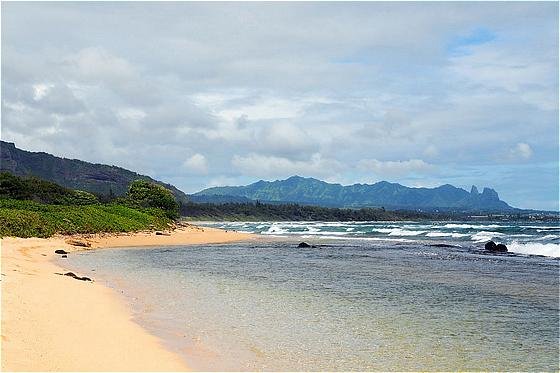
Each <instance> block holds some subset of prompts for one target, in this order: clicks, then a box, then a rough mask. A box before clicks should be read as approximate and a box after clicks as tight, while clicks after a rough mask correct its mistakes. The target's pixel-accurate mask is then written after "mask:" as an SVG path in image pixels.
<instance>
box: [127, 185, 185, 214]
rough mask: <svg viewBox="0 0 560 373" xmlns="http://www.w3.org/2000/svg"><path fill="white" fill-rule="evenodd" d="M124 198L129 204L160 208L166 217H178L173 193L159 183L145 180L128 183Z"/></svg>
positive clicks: (177, 205)
mask: <svg viewBox="0 0 560 373" xmlns="http://www.w3.org/2000/svg"><path fill="white" fill-rule="evenodd" d="M126 199H127V201H128V203H129V204H130V205H131V206H134V207H142V208H158V209H162V210H163V211H164V212H165V214H166V215H167V217H169V218H170V219H176V218H177V217H179V204H178V203H177V201H176V200H175V197H174V196H173V193H171V191H170V190H168V189H166V188H164V187H163V186H161V185H158V184H155V183H151V182H149V181H145V180H136V181H133V182H132V183H130V186H129V188H128V192H127V195H126Z"/></svg>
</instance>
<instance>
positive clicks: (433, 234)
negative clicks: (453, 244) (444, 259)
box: [426, 232, 470, 238]
mask: <svg viewBox="0 0 560 373" xmlns="http://www.w3.org/2000/svg"><path fill="white" fill-rule="evenodd" d="M426 236H428V237H452V238H460V237H468V236H470V234H468V233H456V232H430V233H428V234H426Z"/></svg>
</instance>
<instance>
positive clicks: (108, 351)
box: [0, 225, 254, 371]
mask: <svg viewBox="0 0 560 373" xmlns="http://www.w3.org/2000/svg"><path fill="white" fill-rule="evenodd" d="M161 233H162V234H161V235H156V233H155V232H137V233H124V234H95V235H73V236H60V235H59V236H54V237H51V238H13V237H6V238H2V239H1V240H0V245H1V253H2V265H1V267H2V276H1V287H2V324H1V326H2V328H1V345H2V347H1V350H2V364H1V368H2V371H188V370H190V369H189V366H187V364H186V363H185V362H184V360H183V358H182V357H181V356H179V355H178V354H176V353H174V352H172V351H170V350H169V349H167V348H166V347H164V345H163V342H162V341H161V340H160V339H159V338H158V337H156V336H154V335H152V334H151V333H149V332H148V331H147V330H145V329H144V328H142V327H141V326H140V325H139V324H137V323H136V322H135V321H134V319H133V312H132V310H131V309H129V308H128V306H127V305H126V304H125V302H124V301H123V300H122V299H121V298H120V297H119V295H118V294H117V293H116V291H115V290H113V289H111V288H109V287H106V286H104V285H102V284H100V283H98V282H95V278H93V282H89V281H78V280H76V279H74V278H71V277H69V276H61V275H57V274H56V273H64V272H66V271H65V269H64V268H63V267H60V266H58V265H57V264H55V263H54V259H55V258H56V256H57V254H55V253H54V250H58V249H62V250H65V251H67V252H68V253H73V252H77V251H82V250H97V249H103V248H116V247H127V248H130V247H147V246H165V245H188V244H205V243H208V244H212V243H226V242H234V241H243V240H249V239H252V238H253V237H254V235H251V234H245V233H238V232H232V231H229V232H228V231H224V230H219V229H214V228H206V227H204V228H202V227H197V226H194V225H187V226H186V227H181V228H178V229H175V230H173V231H171V232H161ZM70 240H76V241H79V242H83V243H86V244H89V245H90V246H89V247H83V246H74V245H71V244H70V243H69V242H70ZM77 275H78V276H83V275H84V274H80V273H77Z"/></svg>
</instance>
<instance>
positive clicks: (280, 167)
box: [231, 153, 342, 178]
mask: <svg viewBox="0 0 560 373" xmlns="http://www.w3.org/2000/svg"><path fill="white" fill-rule="evenodd" d="M231 164H232V166H233V167H235V168H236V169H237V170H238V171H240V172H241V173H243V174H244V175H253V176H266V177H272V178H281V177H288V176H293V175H305V176H314V177H328V176H331V175H335V174H336V173H337V172H338V171H340V170H341V168H342V164H341V163H340V162H338V161H336V160H334V159H325V158H323V157H322V156H321V154H319V153H316V154H313V155H312V156H311V158H310V159H308V160H303V161H294V160H290V159H287V158H283V157H275V156H265V155H260V154H255V153H252V154H249V155H248V156H239V155H235V156H234V157H233V158H232V161H231Z"/></svg>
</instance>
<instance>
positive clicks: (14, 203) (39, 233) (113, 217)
mask: <svg viewBox="0 0 560 373" xmlns="http://www.w3.org/2000/svg"><path fill="white" fill-rule="evenodd" d="M170 222H171V221H170V220H169V219H168V218H167V217H166V216H165V214H164V213H163V212H162V211H161V210H153V209H152V210H148V211H139V210H135V209H132V208H129V207H126V206H122V205H118V204H107V205H100V204H97V205H86V206H67V205H47V204H42V203H37V202H33V201H18V200H13V199H0V237H5V236H16V237H49V236H52V235H53V234H55V233H61V234H73V233H97V232H129V231H138V230H142V229H148V228H153V229H164V228H166V227H167V225H168V224H169V223H170Z"/></svg>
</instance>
